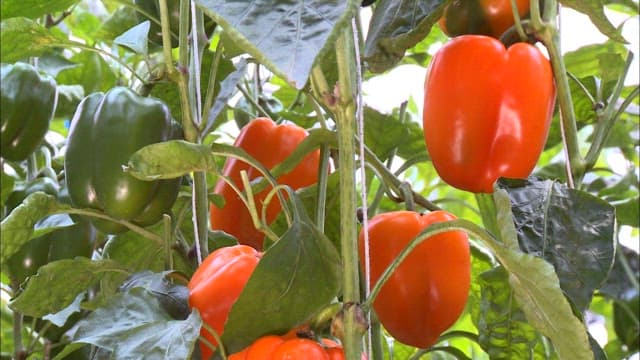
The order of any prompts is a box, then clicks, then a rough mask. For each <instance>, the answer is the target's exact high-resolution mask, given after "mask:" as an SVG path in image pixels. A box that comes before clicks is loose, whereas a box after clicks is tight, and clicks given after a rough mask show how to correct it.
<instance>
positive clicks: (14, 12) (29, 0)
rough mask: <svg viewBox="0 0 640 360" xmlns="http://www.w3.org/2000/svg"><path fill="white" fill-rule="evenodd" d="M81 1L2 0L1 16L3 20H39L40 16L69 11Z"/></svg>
mask: <svg viewBox="0 0 640 360" xmlns="http://www.w3.org/2000/svg"><path fill="white" fill-rule="evenodd" d="M77 2H80V0H47V1H42V0H2V6H1V7H0V15H1V16H2V19H7V18H12V17H18V16H22V17H27V18H30V19H37V18H39V17H40V16H43V15H47V14H52V13H56V12H59V11H63V10H67V9H68V8H70V7H71V6H72V5H74V4H75V3H77Z"/></svg>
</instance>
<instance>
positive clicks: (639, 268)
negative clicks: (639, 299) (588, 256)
mask: <svg viewBox="0 0 640 360" xmlns="http://www.w3.org/2000/svg"><path fill="white" fill-rule="evenodd" d="M623 257H624V259H625V261H626V263H627V265H628V268H629V272H630V273H629V272H627V270H626V269H625V268H626V266H625V265H623V263H622V258H623ZM630 277H635V279H636V280H635V281H636V283H637V282H638V281H640V258H639V257H638V253H637V252H635V251H633V250H631V249H629V248H627V247H625V246H622V245H620V246H619V247H618V249H617V253H616V261H615V262H614V263H613V268H612V269H611V273H610V274H609V278H607V281H606V282H605V284H604V285H603V286H602V288H600V292H601V293H602V294H604V295H605V296H607V297H608V298H611V299H614V300H623V301H627V300H629V299H632V298H633V297H634V296H638V289H637V288H636V287H635V286H634V284H633V282H631V279H630Z"/></svg>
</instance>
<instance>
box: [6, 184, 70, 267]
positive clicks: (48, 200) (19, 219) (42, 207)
mask: <svg viewBox="0 0 640 360" xmlns="http://www.w3.org/2000/svg"><path fill="white" fill-rule="evenodd" d="M57 208H58V204H57V202H56V198H55V197H53V196H51V195H47V194H45V193H43V192H35V193H33V194H31V195H29V196H27V198H26V199H24V201H23V203H22V204H21V205H19V206H18V207H17V208H15V209H14V210H13V211H12V212H11V214H9V216H7V217H6V218H5V219H4V220H2V224H0V233H1V234H2V241H0V263H1V264H3V265H4V263H5V261H6V260H7V259H8V258H10V257H11V255H13V254H15V253H16V252H17V251H18V250H20V247H22V245H23V244H24V243H26V242H27V241H29V239H31V238H33V237H34V236H33V234H34V226H35V225H36V223H37V222H38V221H39V220H40V219H42V218H43V217H45V216H47V215H49V214H51V213H52V212H53V211H55V210H56V209H57Z"/></svg>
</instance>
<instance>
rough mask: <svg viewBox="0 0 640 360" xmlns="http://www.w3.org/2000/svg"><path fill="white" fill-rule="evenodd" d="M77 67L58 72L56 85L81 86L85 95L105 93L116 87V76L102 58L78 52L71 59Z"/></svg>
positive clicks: (89, 53) (87, 52)
mask: <svg viewBox="0 0 640 360" xmlns="http://www.w3.org/2000/svg"><path fill="white" fill-rule="evenodd" d="M71 61H73V62H75V63H77V64H78V65H79V66H77V67H74V68H72V69H66V70H63V71H61V72H60V74H59V75H58V77H57V78H56V80H57V82H58V85H61V84H66V85H82V88H83V89H84V93H85V94H91V93H93V92H99V91H103V92H106V91H108V90H109V89H111V88H112V87H114V86H116V80H117V79H116V76H115V74H114V73H113V71H112V70H111V67H110V66H109V64H108V63H107V62H106V61H105V60H104V58H102V56H100V55H98V54H96V53H94V52H89V51H80V52H79V53H77V54H75V55H73V56H72V57H71Z"/></svg>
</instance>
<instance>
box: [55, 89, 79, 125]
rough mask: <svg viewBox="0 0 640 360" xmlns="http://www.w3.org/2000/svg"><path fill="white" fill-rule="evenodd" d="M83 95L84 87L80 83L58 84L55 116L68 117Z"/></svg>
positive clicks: (73, 111) (71, 114)
mask: <svg viewBox="0 0 640 360" xmlns="http://www.w3.org/2000/svg"><path fill="white" fill-rule="evenodd" d="M84 96H85V94H84V88H82V86H80V85H58V105H57V106H56V117H59V118H64V119H70V118H71V117H72V116H73V114H74V113H75V111H76V108H77V107H78V104H80V101H82V99H84Z"/></svg>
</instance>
